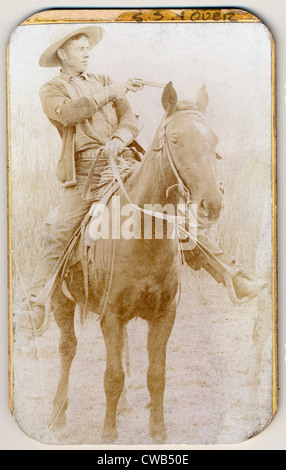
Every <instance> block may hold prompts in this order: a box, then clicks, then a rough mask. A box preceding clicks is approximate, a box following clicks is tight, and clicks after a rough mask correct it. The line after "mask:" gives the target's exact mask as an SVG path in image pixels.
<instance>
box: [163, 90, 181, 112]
mask: <svg viewBox="0 0 286 470" xmlns="http://www.w3.org/2000/svg"><path fill="white" fill-rule="evenodd" d="M177 103H178V96H177V93H176V90H175V88H174V87H173V83H172V82H169V83H167V85H166V86H165V88H164V91H163V95H162V105H163V108H164V109H165V111H166V113H167V115H168V116H169V115H171V114H172V113H173V112H174V111H175V109H176V106H177Z"/></svg>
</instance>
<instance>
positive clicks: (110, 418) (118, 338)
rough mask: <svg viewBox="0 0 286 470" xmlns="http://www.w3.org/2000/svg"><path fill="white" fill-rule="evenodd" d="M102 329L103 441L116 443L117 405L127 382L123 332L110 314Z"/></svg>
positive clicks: (102, 324)
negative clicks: (123, 365)
mask: <svg viewBox="0 0 286 470" xmlns="http://www.w3.org/2000/svg"><path fill="white" fill-rule="evenodd" d="M101 329H102V333H103V336H104V340H105V346H106V371H105V375H104V390H105V395H106V415H105V421H104V427H103V433H102V440H103V441H104V442H114V441H115V440H116V439H117V430H116V414H117V405H118V401H119V398H120V395H121V393H122V390H123V388H124V380H125V374H124V370H123V367H122V348H123V331H122V325H121V323H120V321H119V320H118V318H117V317H116V316H115V315H114V314H109V313H107V314H106V315H105V317H104V320H103V321H102V323H101Z"/></svg>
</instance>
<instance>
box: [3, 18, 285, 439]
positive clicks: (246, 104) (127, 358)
mask: <svg viewBox="0 0 286 470" xmlns="http://www.w3.org/2000/svg"><path fill="white" fill-rule="evenodd" d="M7 78H8V80H7V89H8V90H7V91H8V94H7V101H8V125H7V128H8V137H9V142H8V143H9V146H8V147H9V148H8V166H9V190H10V194H9V222H10V233H9V241H10V253H9V256H10V257H9V260H10V273H9V274H10V287H9V289H10V407H11V411H12V414H13V417H14V419H15V421H16V423H17V425H18V426H19V428H20V429H21V430H22V431H23V432H24V433H25V434H26V435H27V436H29V437H30V438H32V439H35V440H36V441H38V442H41V443H43V444H53V445H99V444H105V445H111V444H116V445H153V444H155V445H162V444H168V445H180V444H186V445H215V444H235V443H241V442H244V441H246V440H248V439H250V438H251V437H253V436H256V435H258V434H259V433H261V432H263V431H264V430H265V429H266V428H267V426H268V425H269V424H270V423H271V421H272V419H273V417H274V415H275V413H276V410H277V351H276V348H277V344H276V336H277V324H276V323H277V312H276V288H277V286H276V233H275V230H276V220H275V210H276V186H275V182H276V180H275V175H276V173H275V172H276V168H275V164H276V161H275V44H274V40H273V38H272V35H271V32H270V31H269V30H268V28H267V27H266V26H265V25H264V24H263V23H262V22H261V21H260V20H259V19H258V18H256V17H254V16H253V15H251V14H250V13H246V12H243V11H240V10H226V9H224V10H214V9H213V10H212V9H209V10H206V9H204V10H203V9H197V10H140V11H138V10H136V11H132V10H128V11H125V12H124V10H123V11H120V12H117V11H113V12H111V11H104V10H100V11H96V10H95V11H93V10H90V11H87V12H84V11H81V10H78V11H77V10H74V11H70V12H69V11H62V16H61V15H60V14H58V15H56V14H54V15H53V12H52V11H44V12H41V13H39V14H36V15H35V16H34V17H30V18H29V19H27V20H26V21H24V22H23V23H22V24H21V25H19V26H18V27H17V28H16V29H15V31H14V32H13V34H12V36H11V37H10V41H9V46H8V52H7Z"/></svg>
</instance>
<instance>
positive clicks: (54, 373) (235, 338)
mask: <svg viewBox="0 0 286 470" xmlns="http://www.w3.org/2000/svg"><path fill="white" fill-rule="evenodd" d="M263 295H264V296H265V297H264V298H262V304H263V308H264V310H263V311H262V312H261V310H258V307H257V305H258V304H257V301H256V300H254V301H252V302H250V303H249V304H247V305H244V306H240V307H239V306H234V305H233V304H232V303H231V302H230V300H229V299H228V296H227V293H226V290H225V288H224V287H223V286H222V285H217V284H216V283H215V281H213V279H212V278H210V277H209V275H208V274H206V273H198V274H197V273H191V274H185V275H184V277H183V283H182V295H181V300H180V303H179V306H178V310H177V318H176V323H175V326H174V329H173V332H172V335H171V338H170V340H169V344H168V351H167V370H166V378H167V381H166V392H165V419H166V427H167V432H168V438H167V444H170V445H171V444H187V445H194V444H201V445H203V444H227V443H237V442H242V441H244V440H246V439H248V438H249V437H252V436H253V435H256V434H257V433H259V432H261V431H262V430H263V429H264V428H265V427H266V426H267V424H268V423H269V422H270V421H271V418H272V338H271V336H272V335H271V314H272V309H271V302H270V303H269V295H268V294H267V292H266V293H265V294H262V296H263ZM14 314H15V312H14ZM257 317H258V318H259V324H258V327H259V328H258V329H257V328H256V334H255V335H254V336H253V329H254V325H255V324H256V320H255V319H256V318H257ZM269 320H270V322H269ZM257 331H258V333H257ZM76 332H77V337H78V351H77V355H76V358H75V359H74V362H73V365H72V369H71V375H70V393H69V407H68V410H67V424H66V426H65V427H63V428H62V429H61V430H60V431H56V432H54V431H53V430H49V429H48V425H47V423H48V420H49V417H50V415H51V412H52V401H53V398H54V395H55V392H56V388H57V382H58V378H59V354H58V339H59V333H58V330H57V326H56V325H55V323H54V321H52V322H51V325H50V328H49V330H48V331H47V332H46V333H45V334H44V336H43V337H42V338H37V339H35V340H33V349H34V351H31V350H30V349H25V348H24V346H23V341H22V339H21V338H19V337H18V335H16V336H15V338H16V341H15V345H14V358H13V359H14V360H13V362H14V416H15V419H16V421H17V423H18V425H19V427H20V428H21V429H22V431H23V432H24V433H26V434H27V435H28V436H29V437H31V438H33V439H36V440H37V441H40V442H42V443H45V444H61V445H64V444H74V445H75V444H76V445H80V444H93V445H95V444H100V443H101V430H102V426H103V421H104V413H105V395H104V389H103V375H104V370H105V346H104V341H103V337H102V334H101V330H100V324H99V322H98V319H97V317H95V316H94V315H91V316H89V318H88V320H87V322H86V323H85V324H84V325H81V324H80V321H79V318H78V317H77V318H76ZM128 336H129V352H130V376H128V375H127V376H126V397H127V402H128V405H127V407H125V410H119V414H118V440H117V441H116V444H118V445H120V444H124V445H127V444H134V445H136V444H140V445H144V444H145V445H150V444H152V440H151V438H150V436H149V433H148V427H149V414H150V410H149V407H148V404H149V395H148V390H147V384H146V372H147V367H148V360H147V350H146V339H147V324H146V323H145V322H144V321H142V320H140V319H136V320H133V321H132V322H130V324H129V325H128ZM260 352H261V353H262V356H261V360H260V355H259V354H260Z"/></svg>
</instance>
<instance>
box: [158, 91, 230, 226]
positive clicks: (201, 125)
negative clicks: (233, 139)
mask: <svg viewBox="0 0 286 470" xmlns="http://www.w3.org/2000/svg"><path fill="white" fill-rule="evenodd" d="M208 102H209V99H208V94H207V91H206V88H205V87H202V88H201V90H200V91H199V94H198V97H197V100H196V102H195V104H192V103H190V102H187V101H178V98H177V93H176V91H175V89H174V87H173V85H172V83H171V82H170V83H168V84H167V85H166V87H165V88H164V91H163V95H162V104H163V107H164V109H165V111H166V114H165V118H164V120H163V123H162V127H161V133H163V135H164V139H165V142H166V147H167V150H166V151H167V152H168V155H169V159H170V160H171V165H172V166H173V171H175V173H176V175H177V179H179V180H180V181H181V182H182V183H183V186H184V187H185V188H186V189H187V190H188V192H189V194H190V202H191V203H192V204H196V205H197V216H198V221H199V222H201V223H202V224H210V223H213V222H215V221H217V220H218V219H219V216H220V214H221V210H222V208H223V196H222V193H221V190H220V188H219V185H218V180H217V174H216V159H217V154H216V146H217V144H218V138H217V136H216V134H215V133H214V132H213V131H212V130H211V129H210V127H209V126H208V124H207V122H206V119H205V117H204V113H205V111H206V108H207V106H208Z"/></svg>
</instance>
